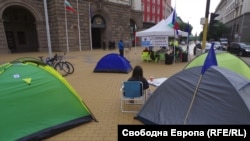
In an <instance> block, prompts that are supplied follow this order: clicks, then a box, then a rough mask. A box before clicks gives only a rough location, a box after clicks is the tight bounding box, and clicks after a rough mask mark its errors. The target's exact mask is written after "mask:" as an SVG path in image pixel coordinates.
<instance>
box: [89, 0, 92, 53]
mask: <svg viewBox="0 0 250 141" xmlns="http://www.w3.org/2000/svg"><path fill="white" fill-rule="evenodd" d="M91 19H92V14H91V6H90V2H89V41H90V50H91V51H92V31H91Z"/></svg>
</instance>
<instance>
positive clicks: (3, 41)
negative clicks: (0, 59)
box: [0, 19, 10, 53]
mask: <svg viewBox="0 0 250 141" xmlns="http://www.w3.org/2000/svg"><path fill="white" fill-rule="evenodd" d="M3 22H4V20H3V19H0V53H10V50H9V49H8V44H7V38H6V35H5V30H4V24H3Z"/></svg>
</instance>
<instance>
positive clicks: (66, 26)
mask: <svg viewBox="0 0 250 141" xmlns="http://www.w3.org/2000/svg"><path fill="white" fill-rule="evenodd" d="M64 5H65V7H64V14H65V28H66V42H67V52H69V41H68V25H67V13H66V0H64Z"/></svg>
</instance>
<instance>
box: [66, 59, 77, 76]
mask: <svg viewBox="0 0 250 141" xmlns="http://www.w3.org/2000/svg"><path fill="white" fill-rule="evenodd" d="M65 63H66V64H68V66H69V74H72V73H74V71H75V68H74V66H73V64H71V63H70V62H68V61H65Z"/></svg>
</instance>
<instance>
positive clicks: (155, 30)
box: [136, 12, 188, 37]
mask: <svg viewBox="0 0 250 141" xmlns="http://www.w3.org/2000/svg"><path fill="white" fill-rule="evenodd" d="M172 18H173V12H172V13H171V14H170V16H169V17H168V18H167V19H162V20H161V21H160V22H158V23H157V24H156V25H154V26H152V27H151V28H148V29H145V30H143V31H138V32H136V36H137V37H145V36H159V35H160V36H169V37H174V36H176V33H175V32H176V31H175V30H174V29H173V28H172V27H170V26H169V23H171V22H172ZM178 33H179V35H180V36H184V37H187V36H188V33H187V32H184V31H181V30H178Z"/></svg>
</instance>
